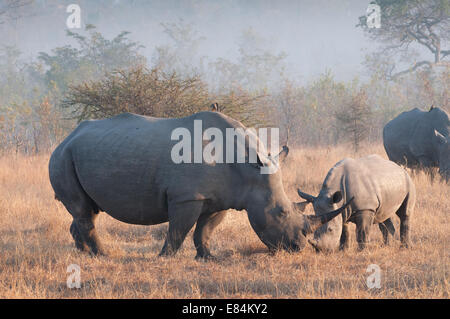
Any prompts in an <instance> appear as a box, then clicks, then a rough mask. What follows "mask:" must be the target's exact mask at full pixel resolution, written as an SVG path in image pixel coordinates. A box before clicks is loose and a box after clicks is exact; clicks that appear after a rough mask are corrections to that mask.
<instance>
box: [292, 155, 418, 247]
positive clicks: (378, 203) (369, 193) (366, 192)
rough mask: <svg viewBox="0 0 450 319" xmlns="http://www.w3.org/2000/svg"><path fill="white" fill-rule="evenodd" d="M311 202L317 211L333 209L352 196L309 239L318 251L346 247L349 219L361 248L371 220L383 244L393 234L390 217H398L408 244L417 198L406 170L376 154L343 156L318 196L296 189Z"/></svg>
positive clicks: (401, 232) (364, 244) (366, 239)
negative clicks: (337, 214)
mask: <svg viewBox="0 0 450 319" xmlns="http://www.w3.org/2000/svg"><path fill="white" fill-rule="evenodd" d="M299 195H300V196H301V197H303V198H305V199H306V200H307V201H308V202H312V204H313V206H314V211H315V214H316V215H322V214H324V213H327V212H329V211H331V210H334V209H335V207H336V206H337V205H339V203H341V202H343V201H346V199H347V198H351V197H354V200H353V202H352V203H351V205H350V206H348V208H347V209H346V210H345V211H344V212H343V213H342V218H335V219H333V220H332V221H330V222H328V223H327V224H325V225H323V226H322V227H320V228H319V229H318V230H316V232H315V233H314V240H311V241H310V243H311V244H312V245H313V246H314V247H315V248H316V249H317V250H319V251H333V250H336V249H337V248H338V247H340V249H346V248H348V245H349V242H348V237H349V234H348V223H349V222H353V223H355V224H356V238H357V241H358V244H359V249H364V248H365V246H366V244H367V242H368V236H369V231H370V226H371V225H372V224H373V223H378V224H379V227H380V230H381V231H382V233H383V238H384V242H385V244H388V243H389V240H390V237H392V236H393V234H394V226H393V224H392V221H391V218H392V217H393V216H394V215H395V214H396V215H398V216H399V217H400V221H401V226H400V237H401V241H402V244H403V245H404V246H406V247H407V246H408V245H409V223H410V217H411V214H412V213H413V210H414V205H415V200H416V190H415V186H414V184H413V182H412V180H411V178H410V177H409V175H408V173H407V172H406V171H405V170H404V169H402V168H401V167H400V166H398V165H397V164H395V163H393V162H391V161H387V160H385V159H383V158H381V157H380V156H378V155H370V156H367V157H363V158H360V159H352V158H346V159H343V160H341V161H340V162H338V163H337V164H336V165H335V166H334V167H333V168H331V170H330V171H329V172H328V174H327V176H326V178H325V180H324V182H323V185H322V189H321V190H320V193H319V195H318V196H317V197H314V196H312V195H308V194H306V193H303V192H301V191H300V190H299Z"/></svg>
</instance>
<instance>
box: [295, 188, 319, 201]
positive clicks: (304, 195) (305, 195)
mask: <svg viewBox="0 0 450 319" xmlns="http://www.w3.org/2000/svg"><path fill="white" fill-rule="evenodd" d="M297 193H298V195H299V196H300V197H301V198H303V199H305V200H307V201H308V202H310V203H312V202H314V201H315V200H316V197H314V196H313V195H309V194H306V193H303V192H302V191H301V190H300V189H297Z"/></svg>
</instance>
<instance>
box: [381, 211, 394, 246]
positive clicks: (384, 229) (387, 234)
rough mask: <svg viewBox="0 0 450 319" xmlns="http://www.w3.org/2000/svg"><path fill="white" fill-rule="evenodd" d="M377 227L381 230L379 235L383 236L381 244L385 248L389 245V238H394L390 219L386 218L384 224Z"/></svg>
mask: <svg viewBox="0 0 450 319" xmlns="http://www.w3.org/2000/svg"><path fill="white" fill-rule="evenodd" d="M378 227H379V228H380V230H381V233H382V234H383V242H384V245H385V246H388V245H389V244H390V241H391V238H392V237H394V234H395V227H394V224H393V223H392V219H390V218H388V219H386V220H385V221H384V222H382V223H379V224H378Z"/></svg>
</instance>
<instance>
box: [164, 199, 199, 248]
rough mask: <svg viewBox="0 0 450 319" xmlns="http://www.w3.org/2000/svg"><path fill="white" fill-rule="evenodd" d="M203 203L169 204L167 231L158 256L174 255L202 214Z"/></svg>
mask: <svg viewBox="0 0 450 319" xmlns="http://www.w3.org/2000/svg"><path fill="white" fill-rule="evenodd" d="M202 208H203V201H190V202H183V203H176V204H173V205H170V204H169V230H168V232H167V237H166V241H165V242H164V246H163V248H162V250H161V252H160V254H159V255H160V256H173V255H175V254H176V252H177V251H178V249H179V248H180V246H181V244H182V243H183V241H184V239H185V238H186V235H187V234H188V232H189V231H190V230H191V228H192V227H193V226H194V224H195V222H196V221H197V220H198V219H199V217H200V214H201V213H202Z"/></svg>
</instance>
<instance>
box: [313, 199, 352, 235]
mask: <svg viewBox="0 0 450 319" xmlns="http://www.w3.org/2000/svg"><path fill="white" fill-rule="evenodd" d="M353 199H354V197H352V198H350V200H349V201H347V203H345V204H344V205H343V206H342V207H341V208H338V209H336V210H335V211H332V212H329V213H326V214H323V215H319V216H316V215H306V216H305V217H306V219H307V220H308V224H309V227H307V232H306V233H307V234H311V233H314V232H315V231H316V230H317V229H318V228H319V227H320V226H322V225H323V224H326V223H328V222H329V221H330V220H332V219H333V218H335V217H336V216H337V215H339V214H341V213H342V211H343V210H344V209H346V208H347V207H348V205H350V203H351V202H352V201H353Z"/></svg>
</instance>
